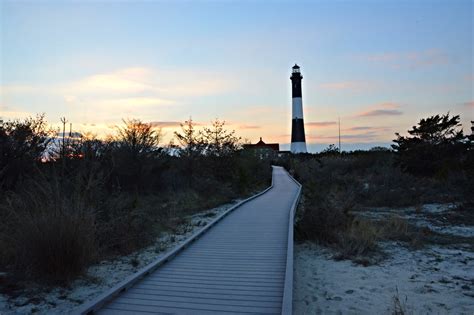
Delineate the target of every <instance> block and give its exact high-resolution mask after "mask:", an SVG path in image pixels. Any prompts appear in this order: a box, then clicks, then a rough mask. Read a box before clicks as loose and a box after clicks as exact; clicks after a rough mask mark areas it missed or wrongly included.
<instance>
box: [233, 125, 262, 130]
mask: <svg viewBox="0 0 474 315" xmlns="http://www.w3.org/2000/svg"><path fill="white" fill-rule="evenodd" d="M260 128H262V127H261V126H257V125H239V126H238V127H237V129H260Z"/></svg>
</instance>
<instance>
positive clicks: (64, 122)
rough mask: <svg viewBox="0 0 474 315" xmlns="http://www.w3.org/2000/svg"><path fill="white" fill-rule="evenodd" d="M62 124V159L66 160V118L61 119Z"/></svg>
mask: <svg viewBox="0 0 474 315" xmlns="http://www.w3.org/2000/svg"><path fill="white" fill-rule="evenodd" d="M61 122H62V123H63V142H62V143H61V157H62V159H63V160H64V156H65V155H66V146H65V145H66V143H65V139H64V137H65V136H66V123H67V120H66V117H61Z"/></svg>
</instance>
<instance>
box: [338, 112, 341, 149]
mask: <svg viewBox="0 0 474 315" xmlns="http://www.w3.org/2000/svg"><path fill="white" fill-rule="evenodd" d="M338 119H339V153H341V117H338Z"/></svg>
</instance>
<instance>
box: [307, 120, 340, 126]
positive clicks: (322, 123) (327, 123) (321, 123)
mask: <svg viewBox="0 0 474 315" xmlns="http://www.w3.org/2000/svg"><path fill="white" fill-rule="evenodd" d="M334 125H337V122H336V121H313V122H308V123H305V126H308V127H328V126H334Z"/></svg>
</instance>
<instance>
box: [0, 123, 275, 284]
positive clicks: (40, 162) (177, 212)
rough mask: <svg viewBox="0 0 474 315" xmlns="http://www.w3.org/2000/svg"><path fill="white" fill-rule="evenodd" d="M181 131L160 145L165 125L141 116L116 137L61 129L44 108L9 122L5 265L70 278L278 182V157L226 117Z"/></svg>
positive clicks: (0, 221)
mask: <svg viewBox="0 0 474 315" xmlns="http://www.w3.org/2000/svg"><path fill="white" fill-rule="evenodd" d="M63 139H64V141H63ZM176 139H177V140H178V142H179V144H180V145H179V146H175V145H170V146H162V145H160V141H161V133H160V130H157V129H154V128H153V127H152V126H151V125H149V124H146V123H143V122H141V121H139V120H125V121H124V122H123V125H122V126H118V127H117V132H116V135H115V136H111V137H109V138H108V139H107V140H100V139H96V138H94V137H85V136H83V137H64V138H62V137H61V139H60V138H59V137H57V136H56V135H54V134H53V132H52V131H51V130H48V128H47V124H46V121H45V119H44V116H38V117H37V118H28V119H26V120H24V121H11V122H6V123H3V124H2V125H0V150H1V151H0V156H1V161H0V187H1V192H2V194H1V195H0V252H1V253H2V255H1V257H0V266H2V269H4V268H6V269H7V270H10V271H12V272H13V273H15V274H16V275H17V276H23V277H25V278H26V279H37V280H40V281H42V282H44V281H47V282H52V283H62V284H65V283H67V282H68V281H70V280H71V279H74V278H76V277H77V276H79V275H80V274H81V273H82V272H83V271H84V270H85V268H87V267H88V266H89V265H90V264H91V263H93V262H95V261H98V260H100V259H104V258H108V257H113V256H114V255H117V254H126V253H130V252H132V251H134V250H136V249H139V248H141V247H144V246H146V245H148V244H149V243H150V242H152V241H153V240H154V239H156V237H157V236H159V234H160V233H161V232H163V231H165V230H171V229H173V228H175V222H176V221H177V218H182V217H183V216H185V215H187V214H192V213H194V212H196V211H200V210H205V209H208V208H211V207H214V206H217V205H219V204H221V203H225V202H229V201H231V200H232V199H235V198H238V197H241V196H246V195H249V194H252V193H254V192H256V191H258V190H261V189H263V188H264V187H267V186H268V185H269V184H270V177H271V167H270V161H265V160H258V159H255V158H253V157H252V156H250V155H246V154H245V153H244V152H242V151H241V150H240V138H238V137H237V136H235V134H234V132H233V131H228V130H226V128H225V123H224V122H221V121H218V120H216V121H214V122H213V125H212V127H211V128H206V129H203V130H200V131H196V129H195V124H194V123H193V122H192V120H189V121H187V122H185V123H184V124H183V125H182V131H181V132H177V133H176ZM209 192H212V193H211V194H210V193H209Z"/></svg>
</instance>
